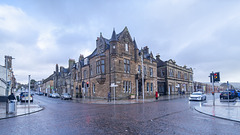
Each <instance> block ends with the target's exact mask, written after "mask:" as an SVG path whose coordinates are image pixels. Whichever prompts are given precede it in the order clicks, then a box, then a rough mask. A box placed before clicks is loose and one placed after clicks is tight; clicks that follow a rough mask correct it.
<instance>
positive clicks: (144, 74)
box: [40, 27, 194, 99]
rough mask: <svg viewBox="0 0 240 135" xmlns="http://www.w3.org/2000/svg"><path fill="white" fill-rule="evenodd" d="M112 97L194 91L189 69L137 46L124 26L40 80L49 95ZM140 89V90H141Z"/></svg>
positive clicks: (151, 95) (100, 38)
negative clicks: (89, 51)
mask: <svg viewBox="0 0 240 135" xmlns="http://www.w3.org/2000/svg"><path fill="white" fill-rule="evenodd" d="M111 84H114V85H115V86H117V87H116V98H117V99H123V98H128V97H129V95H135V96H140V97H141V96H142V95H143V93H144V96H145V97H153V96H154V94H155V92H156V91H158V92H159V93H160V94H161V95H173V94H179V93H180V92H184V93H186V94H187V93H190V92H193V91H194V84H193V70H192V68H188V67H187V66H179V65H177V64H176V62H175V61H174V60H172V59H170V60H168V61H163V60H161V58H160V55H157V56H156V57H154V56H153V53H152V51H150V50H149V48H148V46H145V47H143V48H141V49H139V48H138V45H137V43H136V41H135V39H133V38H132V37H131V35H130V33H129V31H128V28H127V27H125V28H124V30H123V31H122V32H120V33H118V34H116V32H115V30H113V32H112V36H111V38H110V39H107V38H105V37H103V35H102V34H101V33H100V36H99V37H97V40H96V48H95V50H94V51H93V52H92V54H91V55H89V56H87V57H84V56H83V55H81V54H80V56H79V59H78V60H77V61H75V60H74V59H69V61H68V67H67V68H65V67H62V66H60V67H59V66H58V64H56V70H55V71H54V72H53V74H52V75H50V76H49V77H48V78H46V79H44V80H43V81H42V82H41V83H40V90H41V91H43V92H45V93H47V94H49V93H53V92H57V93H59V94H62V93H70V94H71V95H72V96H73V97H82V96H84V97H89V98H105V97H107V93H108V92H111V93H113V87H111ZM143 88H144V89H143Z"/></svg>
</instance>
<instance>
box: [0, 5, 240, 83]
mask: <svg viewBox="0 0 240 135" xmlns="http://www.w3.org/2000/svg"><path fill="white" fill-rule="evenodd" d="M125 26H127V28H128V30H129V32H130V35H131V37H132V38H135V40H136V42H137V45H138V47H139V48H141V47H144V46H148V47H149V49H150V51H152V53H153V54H154V56H156V55H157V54H159V55H160V58H161V59H162V60H163V61H167V60H169V59H173V60H175V61H176V64H178V65H180V66H184V65H186V66H187V67H188V68H190V67H191V68H192V69H193V72H194V75H193V78H194V81H199V82H209V77H208V76H209V74H210V73H211V72H212V71H214V72H220V78H221V82H226V81H229V82H240V70H239V68H240V38H239V35H240V30H239V29H240V1H239V0H121V1H117V0H34V1H33V0H1V1H0V65H4V56H5V55H9V56H12V57H13V58H15V59H13V71H14V74H15V77H16V79H17V81H18V82H20V83H27V82H28V75H31V78H32V79H35V80H42V79H45V78H47V77H48V76H49V75H51V74H52V73H53V71H54V70H55V65H56V64H58V65H59V66H64V67H68V59H70V58H71V59H75V60H76V61H77V60H78V58H79V55H80V54H83V55H84V56H85V57H86V56H88V55H90V54H91V53H92V52H93V51H94V49H95V48H96V39H97V37H99V36H100V32H101V33H102V35H103V37H105V38H107V39H110V38H111V34H112V31H113V29H115V31H116V33H120V32H121V31H122V30H123V29H124V27H125Z"/></svg>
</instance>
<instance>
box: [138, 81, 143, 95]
mask: <svg viewBox="0 0 240 135" xmlns="http://www.w3.org/2000/svg"><path fill="white" fill-rule="evenodd" d="M138 95H139V96H142V81H138Z"/></svg>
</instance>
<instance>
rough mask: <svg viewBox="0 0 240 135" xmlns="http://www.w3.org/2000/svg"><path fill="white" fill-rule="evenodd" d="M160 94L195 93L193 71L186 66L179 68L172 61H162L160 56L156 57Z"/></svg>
mask: <svg viewBox="0 0 240 135" xmlns="http://www.w3.org/2000/svg"><path fill="white" fill-rule="evenodd" d="M156 60H157V70H158V71H157V76H158V92H159V93H160V94H163V95H176V94H179V93H180V92H183V93H185V94H189V93H191V92H193V90H194V85H193V70H192V68H187V67H186V66H183V67H182V66H178V65H177V64H176V62H175V61H173V60H172V59H170V60H168V61H162V60H161V59H160V55H157V56H156Z"/></svg>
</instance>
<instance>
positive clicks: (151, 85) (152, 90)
mask: <svg viewBox="0 0 240 135" xmlns="http://www.w3.org/2000/svg"><path fill="white" fill-rule="evenodd" d="M151 92H153V83H151Z"/></svg>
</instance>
